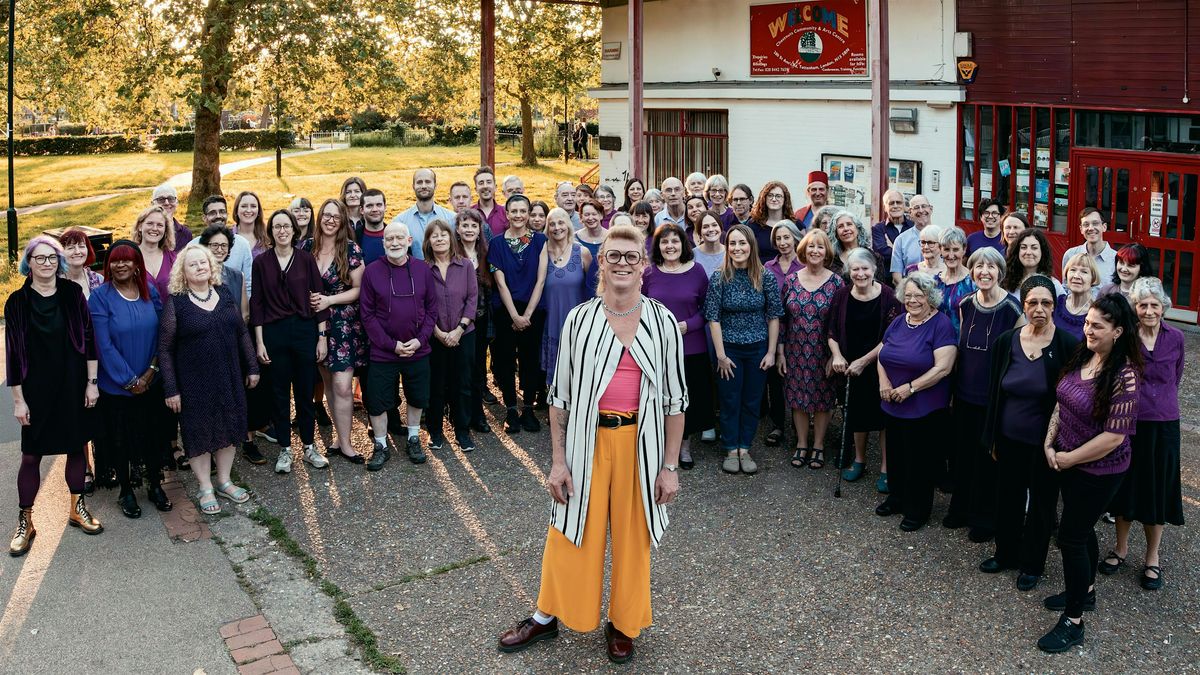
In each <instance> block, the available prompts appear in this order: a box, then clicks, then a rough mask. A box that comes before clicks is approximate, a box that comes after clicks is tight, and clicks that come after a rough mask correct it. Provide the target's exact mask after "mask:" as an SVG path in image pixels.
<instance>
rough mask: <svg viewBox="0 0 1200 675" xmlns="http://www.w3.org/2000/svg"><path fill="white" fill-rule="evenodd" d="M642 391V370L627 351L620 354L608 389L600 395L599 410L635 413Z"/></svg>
mask: <svg viewBox="0 0 1200 675" xmlns="http://www.w3.org/2000/svg"><path fill="white" fill-rule="evenodd" d="M641 391H642V369H641V368H639V367H638V364H637V362H636V361H634V360H633V356H631V355H630V354H629V350H628V349H625V350H623V351H622V353H621V360H620V361H619V362H618V363H617V372H616V373H615V374H614V375H613V378H612V380H611V381H609V383H608V388H607V389H605V390H604V393H603V394H601V395H600V403H599V409H600V410H611V411H613V412H637V409H638V402H639V397H640V395H641Z"/></svg>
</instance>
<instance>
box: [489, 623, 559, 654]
mask: <svg viewBox="0 0 1200 675" xmlns="http://www.w3.org/2000/svg"><path fill="white" fill-rule="evenodd" d="M556 637H558V619H557V618H556V619H554V620H553V621H551V622H550V623H548V624H546V625H544V626H543V625H542V624H540V623H538V622H537V621H534V620H533V617H529V618H528V619H525V620H524V621H522V622H521V623H518V624H517V625H516V626H513V627H512V628H509V629H508V630H506V631H504V632H503V633H501V634H500V644H499V648H500V651H502V652H505V653H512V652H519V651H521V650H522V649H525V648H526V647H528V646H529V645H531V644H533V643H535V642H538V641H540V640H552V639H554V638H556Z"/></svg>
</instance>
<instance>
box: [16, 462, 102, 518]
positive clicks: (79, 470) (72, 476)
mask: <svg viewBox="0 0 1200 675" xmlns="http://www.w3.org/2000/svg"><path fill="white" fill-rule="evenodd" d="M86 470H87V453H85V452H84V451H82V450H80V451H79V452H74V453H71V454H69V455H67V470H66V479H67V487H69V488H70V489H71V494H76V495H77V494H82V493H83V473H84V471H86ZM41 485H42V458H41V457H40V456H39V455H24V454H23V455H21V468H20V469H18V470H17V502H18V505H19V506H20V507H21V508H23V509H32V508H33V502H34V500H35V499H37V493H38V488H39V487H41Z"/></svg>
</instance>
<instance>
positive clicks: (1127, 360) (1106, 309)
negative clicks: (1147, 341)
mask: <svg viewBox="0 0 1200 675" xmlns="http://www.w3.org/2000/svg"><path fill="white" fill-rule="evenodd" d="M1093 309H1094V310H1096V311H1097V312H1099V314H1100V316H1101V317H1102V318H1103V319H1104V320H1105V321H1107V322H1108V323H1110V324H1112V326H1113V327H1114V328H1120V329H1121V334H1120V335H1119V336H1117V339H1116V340H1115V341H1114V342H1113V347H1112V349H1111V350H1110V351H1109V352H1108V356H1106V357H1105V358H1104V364H1103V365H1102V366H1101V367H1100V372H1099V373H1097V374H1096V377H1095V382H1096V384H1095V388H1094V389H1093V392H1094V397H1093V398H1092V419H1093V420H1095V421H1097V422H1103V421H1104V420H1105V418H1106V417H1108V412H1109V406H1110V404H1111V403H1112V397H1113V394H1115V393H1117V391H1119V390H1121V389H1124V388H1126V387H1129V386H1136V380H1135V381H1134V382H1132V383H1131V382H1128V381H1124V380H1122V381H1121V382H1118V381H1117V378H1118V377H1120V375H1121V371H1122V370H1124V368H1125V366H1126V365H1128V366H1129V367H1131V368H1132V369H1133V371H1134V373H1135V375H1140V374H1141V372H1142V352H1141V349H1140V348H1139V346H1138V334H1137V316H1136V315H1135V314H1134V313H1133V308H1132V307H1130V306H1129V302H1128V301H1127V300H1125V297H1124V296H1122V295H1117V294H1109V295H1102V296H1100V297H1098V298H1096V299H1095V300H1093V301H1092V307H1091V309H1089V310H1088V312H1091V311H1092V310H1093ZM1093 356H1095V352H1093V351H1092V350H1090V349H1088V346H1087V340H1084V341H1083V342H1080V343H1079V347H1078V348H1077V349H1076V350H1075V353H1074V354H1072V355H1071V356H1070V358H1068V359H1067V363H1066V365H1065V366H1063V370H1062V374H1063V375H1066V374H1067V373H1071V372H1074V371H1076V370H1080V369H1082V368H1083V367H1084V366H1085V365H1087V363H1088V361H1091V360H1092V357H1093Z"/></svg>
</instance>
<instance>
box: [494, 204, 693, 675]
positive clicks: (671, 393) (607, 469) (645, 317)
mask: <svg viewBox="0 0 1200 675" xmlns="http://www.w3.org/2000/svg"><path fill="white" fill-rule="evenodd" d="M645 246H646V245H645V242H643V241H642V239H641V236H640V235H639V234H638V232H637V231H636V230H635V229H634V228H633V227H631V226H624V225H621V226H616V227H613V228H612V229H611V230H610V231H609V236H608V238H607V239H606V240H605V242H604V247H603V248H602V249H601V255H600V260H601V263H600V265H601V268H602V271H601V277H600V288H599V291H598V297H596V298H593V299H591V300H589V301H587V302H585V303H583V304H582V305H579V306H578V307H576V308H575V309H574V310H572V311H571V313H570V314H569V315H568V317H567V322H566V325H565V326H564V328H563V339H562V345H563V349H561V350H560V351H559V353H558V364H557V366H556V367H555V370H554V385H553V387H552V388H551V390H550V405H551V407H550V425H551V433H550V438H551V442H552V455H553V456H552V460H551V467H550V476H549V478H548V479H547V485H548V487H549V489H550V494H551V496H552V498H553V499H554V503H553V504H552V510H551V518H550V526H549V530H548V533H547V535H546V548H545V552H544V553H543V555H542V580H541V589H540V590H539V591H538V599H537V611H535V612H534V613H533V616H531V617H529V618H527V619H525V620H523V621H521V622H520V623H518V624H517V625H516V626H514V627H513V628H511V629H509V630H506V631H505V632H503V633H502V634H501V635H500V639H499V645H498V646H499V649H500V651H502V652H516V651H520V650H522V649H525V648H526V647H528V646H530V645H531V644H533V643H534V642H538V641H540V640H545V639H551V638H554V637H557V636H558V624H559V621H560V620H561V621H562V623H563V624H564V625H566V626H567V627H568V628H571V629H572V630H576V631H580V632H587V631H591V630H594V629H595V628H596V627H597V625H598V624H599V619H600V607H601V600H602V599H603V598H602V596H603V583H604V568H605V565H604V558H605V549H606V548H607V545H608V536H607V535H608V531H609V530H610V529H611V532H612V575H611V577H612V579H611V589H610V593H609V606H608V618H609V621H608V622H607V623H606V624H605V627H604V634H605V638H606V643H607V652H608V658H609V660H610V661H612V662H614V663H624V662H626V661H628V660H629V659H631V658H632V657H633V654H634V642H633V641H634V640H635V639H636V638H637V637H638V636H639V635H640V633H641V630H642V629H643V628H646V627H647V626H649V625H650V624H651V608H650V546H651V544H652V543H653V544H654V545H655V546H657V545H658V544H659V542H660V541H661V539H662V536H663V533H664V532H665V529H666V527H667V525H668V522H669V520H668V518H667V511H666V505H667V504H669V503H670V502H671V501H672V500H674V499H675V496H676V495H677V494H678V492H679V479H678V477H677V475H676V469H677V468H678V466H677V462H678V459H679V444H680V440H681V438H682V436H683V428H684V425H685V422H684V411H685V410H686V409H687V407H688V388H687V384H686V376H685V372H686V370H685V365H684V358H685V357H684V340H683V337H682V336H681V335H680V333H679V328H678V323H677V321H676V317H675V316H673V315H672V314H671V312H670V311H668V310H667V308H666V307H664V306H663V305H662V304H660V303H658V302H657V301H655V300H651V299H648V298H646V297H644V296H643V295H642V294H641V293H640V292H639V289H640V287H641V285H642V279H643V272H644V270H645V268H646V253H645Z"/></svg>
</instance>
